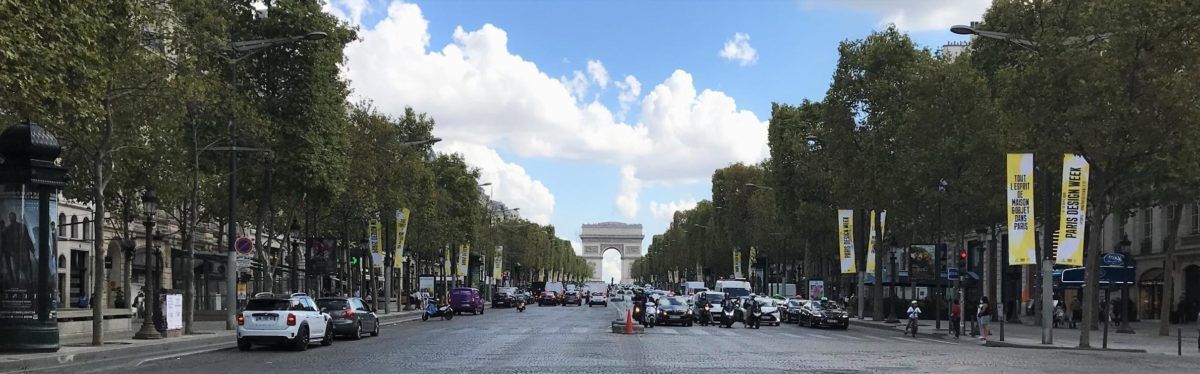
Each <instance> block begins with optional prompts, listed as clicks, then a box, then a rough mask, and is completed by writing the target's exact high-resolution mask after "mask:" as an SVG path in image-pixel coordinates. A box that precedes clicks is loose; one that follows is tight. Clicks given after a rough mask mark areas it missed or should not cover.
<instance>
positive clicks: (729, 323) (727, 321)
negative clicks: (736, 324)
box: [721, 308, 733, 328]
mask: <svg viewBox="0 0 1200 374" xmlns="http://www.w3.org/2000/svg"><path fill="white" fill-rule="evenodd" d="M721 327H725V328H732V327H733V308H728V309H725V310H724V311H722V312H721Z"/></svg>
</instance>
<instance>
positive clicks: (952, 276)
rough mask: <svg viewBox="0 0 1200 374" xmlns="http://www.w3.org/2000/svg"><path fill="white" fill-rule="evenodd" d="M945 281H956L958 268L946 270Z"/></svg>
mask: <svg viewBox="0 0 1200 374" xmlns="http://www.w3.org/2000/svg"><path fill="white" fill-rule="evenodd" d="M946 279H948V280H952V281H954V280H958V268H947V269H946Z"/></svg>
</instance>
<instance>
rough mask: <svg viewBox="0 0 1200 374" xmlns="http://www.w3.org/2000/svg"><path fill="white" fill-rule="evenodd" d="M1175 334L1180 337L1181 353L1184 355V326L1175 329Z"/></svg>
mask: <svg viewBox="0 0 1200 374" xmlns="http://www.w3.org/2000/svg"><path fill="white" fill-rule="evenodd" d="M1175 336H1177V337H1179V355H1180V356H1183V328H1182V327H1180V328H1178V329H1176V330H1175Z"/></svg>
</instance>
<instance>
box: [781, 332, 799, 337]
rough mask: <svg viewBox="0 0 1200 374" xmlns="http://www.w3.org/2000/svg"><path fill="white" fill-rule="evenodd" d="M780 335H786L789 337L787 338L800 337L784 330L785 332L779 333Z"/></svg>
mask: <svg viewBox="0 0 1200 374" xmlns="http://www.w3.org/2000/svg"><path fill="white" fill-rule="evenodd" d="M780 335H783V336H786V337H789V338H800V335H796V334H789V333H786V332H785V333H783V334H780Z"/></svg>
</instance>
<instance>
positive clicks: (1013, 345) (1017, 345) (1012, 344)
mask: <svg viewBox="0 0 1200 374" xmlns="http://www.w3.org/2000/svg"><path fill="white" fill-rule="evenodd" d="M983 345H984V346H985V347H1004V348H1025V349H1057V350H1066V351H1109V352H1126V353H1146V350H1145V349H1136V348H1095V347H1092V348H1081V347H1070V346H1062V345H1054V344H1026V343H1016V342H1011V341H1004V342H1002V341H998V340H988V341H986V342H984V343H983Z"/></svg>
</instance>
